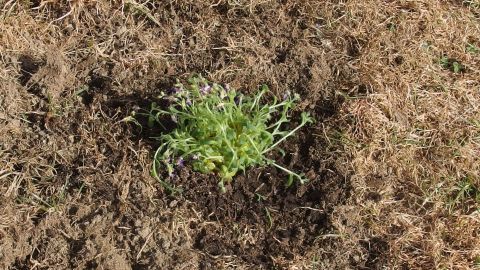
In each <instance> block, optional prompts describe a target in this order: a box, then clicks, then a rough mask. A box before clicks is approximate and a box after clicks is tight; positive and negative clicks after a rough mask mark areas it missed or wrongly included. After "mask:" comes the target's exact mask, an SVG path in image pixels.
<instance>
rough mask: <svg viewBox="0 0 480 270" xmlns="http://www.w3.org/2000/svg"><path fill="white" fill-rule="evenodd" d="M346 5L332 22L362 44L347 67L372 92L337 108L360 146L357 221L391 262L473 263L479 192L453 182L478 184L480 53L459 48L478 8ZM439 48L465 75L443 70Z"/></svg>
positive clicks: (473, 27) (426, 265)
mask: <svg viewBox="0 0 480 270" xmlns="http://www.w3.org/2000/svg"><path fill="white" fill-rule="evenodd" d="M377 6H381V7H382V8H381V9H378V8H377ZM472 8H473V7H472ZM343 10H344V12H345V14H346V16H345V17H344V18H343V19H342V20H340V21H339V22H338V25H337V27H338V28H339V29H341V30H340V31H342V33H348V34H349V35H351V36H353V37H355V38H356V39H357V40H358V41H359V46H360V49H359V50H360V56H359V57H358V59H356V60H355V62H353V63H352V65H354V67H355V68H356V69H357V71H358V72H359V76H360V77H361V81H362V83H363V84H364V85H365V88H366V89H368V92H369V94H368V96H367V97H361V98H359V99H354V100H352V101H349V102H347V104H345V106H344V110H345V111H344V112H345V115H346V117H351V118H353V120H354V123H355V124H354V125H352V126H351V128H350V130H349V131H348V132H347V134H346V136H348V138H349V140H350V141H354V142H355V144H356V145H357V147H354V148H350V149H349V150H350V151H351V155H352V157H353V159H352V166H353V168H354V171H355V175H354V177H353V183H354V184H355V187H356V192H355V193H356V195H355V198H356V201H355V203H356V204H357V207H356V209H357V210H358V211H360V214H359V215H360V217H361V220H362V221H361V222H360V223H359V224H358V226H362V227H364V228H367V229H368V231H369V232H370V235H372V236H376V237H380V238H382V239H388V243H389V263H388V264H389V265H390V266H391V267H392V268H405V267H406V268H407V269H472V268H474V267H475V263H477V264H478V261H479V258H480V257H479V255H480V253H479V252H480V249H479V247H480V242H479V238H478V233H479V229H480V219H479V211H478V210H479V208H478V207H479V201H478V190H472V191H470V192H468V194H465V198H462V197H461V196H460V197H459V196H458V195H459V192H460V191H459V190H458V189H459V185H461V183H462V182H464V181H468V183H469V184H471V185H472V186H474V187H476V188H478V187H479V185H480V178H479V173H480V160H479V154H480V140H479V139H480V137H479V135H480V126H479V125H478V120H479V119H480V107H479V104H480V103H479V100H480V80H479V78H480V69H479V67H480V55H479V54H478V53H471V52H467V51H466V47H467V44H472V43H473V44H476V46H478V45H479V41H480V40H479V39H478V37H479V36H480V24H479V19H478V17H477V15H475V13H473V12H470V11H469V10H468V8H467V7H465V6H462V5H460V4H459V5H454V4H453V3H449V2H440V3H439V2H437V1H393V2H391V3H383V2H380V1H362V2H360V1H358V2H352V3H349V4H345V6H344V7H343ZM477 12H478V10H477ZM444 55H445V56H448V57H451V58H455V59H457V60H459V61H460V62H461V64H462V65H464V66H465V68H466V70H465V72H463V73H459V74H456V73H454V72H452V71H451V70H446V69H444V68H442V66H441V65H440V64H439V59H440V58H441V57H442V56H444ZM372 194H375V196H378V198H379V199H378V200H373V201H372V200H369V197H371V196H372ZM475 196H477V198H475ZM455 200H456V201H455ZM475 200H477V201H475Z"/></svg>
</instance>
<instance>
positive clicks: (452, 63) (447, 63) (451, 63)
mask: <svg viewBox="0 0 480 270" xmlns="http://www.w3.org/2000/svg"><path fill="white" fill-rule="evenodd" d="M439 62H440V65H441V66H442V67H443V68H444V69H448V70H450V71H452V72H453V73H460V72H463V71H465V67H464V66H463V65H462V64H461V63H460V62H459V61H458V60H456V59H454V58H449V57H447V56H443V57H441V58H440V61H439Z"/></svg>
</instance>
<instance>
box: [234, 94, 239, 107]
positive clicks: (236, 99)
mask: <svg viewBox="0 0 480 270" xmlns="http://www.w3.org/2000/svg"><path fill="white" fill-rule="evenodd" d="M233 101H234V102H235V104H237V105H238V104H240V96H239V95H236V96H235V97H234V98H233Z"/></svg>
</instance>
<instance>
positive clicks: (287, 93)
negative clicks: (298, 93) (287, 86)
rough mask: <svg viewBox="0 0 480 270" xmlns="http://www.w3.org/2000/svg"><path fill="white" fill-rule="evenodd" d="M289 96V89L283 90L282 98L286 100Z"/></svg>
mask: <svg viewBox="0 0 480 270" xmlns="http://www.w3.org/2000/svg"><path fill="white" fill-rule="evenodd" d="M289 97H290V91H287V92H285V94H283V100H287V99H288V98H289Z"/></svg>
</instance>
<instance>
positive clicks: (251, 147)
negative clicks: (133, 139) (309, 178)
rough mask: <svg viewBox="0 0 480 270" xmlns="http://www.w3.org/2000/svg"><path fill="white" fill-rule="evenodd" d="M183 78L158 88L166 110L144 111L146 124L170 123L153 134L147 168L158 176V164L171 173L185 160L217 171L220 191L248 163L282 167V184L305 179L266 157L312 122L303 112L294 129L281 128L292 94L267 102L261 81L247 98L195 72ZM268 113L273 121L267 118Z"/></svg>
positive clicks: (206, 170) (197, 168)
mask: <svg viewBox="0 0 480 270" xmlns="http://www.w3.org/2000/svg"><path fill="white" fill-rule="evenodd" d="M188 83H189V84H188V85H187V86H185V85H183V84H182V83H180V82H179V81H177V84H176V85H175V87H174V88H173V89H172V90H171V91H170V92H169V93H162V95H161V97H162V99H164V100H167V101H168V102H169V103H170V105H169V106H168V108H167V109H162V108H161V107H160V106H158V105H157V104H156V103H153V104H152V105H151V109H150V111H149V112H148V113H147V114H146V115H147V116H148V117H149V119H148V123H149V125H150V126H152V125H154V124H155V123H158V124H159V125H163V123H164V122H165V119H166V118H171V120H173V122H175V124H176V128H175V129H174V130H173V131H172V132H170V133H166V134H162V135H161V136H159V137H158V138H156V139H158V140H159V141H160V142H161V143H162V144H161V146H160V147H159V148H158V150H157V151H156V152H155V156H154V164H153V169H152V172H153V175H154V176H155V177H156V178H157V179H158V180H160V181H161V177H160V175H159V172H160V168H161V167H163V166H164V167H165V168H166V169H167V172H168V174H169V175H170V176H173V175H174V172H175V168H176V167H182V166H184V163H185V162H188V163H189V164H191V166H192V168H193V169H194V170H195V171H199V172H201V173H216V174H217V175H219V177H220V179H221V180H220V182H219V187H220V188H221V189H222V191H224V182H230V181H231V180H232V178H233V176H235V175H236V174H237V173H238V172H241V171H242V172H244V171H245V169H246V168H248V167H251V166H264V165H271V166H274V167H277V168H279V169H281V170H283V171H285V172H286V173H287V174H288V175H289V178H288V182H287V185H291V184H292V183H293V181H294V179H298V180H299V181H300V182H301V183H304V182H305V181H306V178H305V177H304V175H303V174H298V173H295V172H293V171H291V170H289V169H287V168H284V167H282V166H280V165H279V164H277V163H275V161H274V160H273V159H271V158H269V157H268V156H267V155H268V154H269V153H270V152H271V151H279V152H280V153H283V151H282V150H281V149H280V148H279V144H280V143H282V142H283V141H284V140H285V139H287V138H288V137H290V136H292V135H293V134H294V133H295V132H296V131H297V130H299V129H300V128H301V127H303V126H304V125H306V124H307V123H311V122H313V119H312V118H311V117H310V116H309V114H308V113H306V112H303V113H302V114H301V123H300V124H299V125H298V126H297V127H296V128H294V129H293V130H290V131H283V130H282V124H285V123H288V122H289V121H290V120H289V111H290V109H291V108H292V107H293V106H294V104H295V101H297V100H298V98H299V97H298V95H293V96H292V95H286V96H285V97H284V99H283V100H282V101H278V100H277V99H276V98H274V99H273V102H272V103H271V104H263V103H262V97H263V96H264V95H265V94H266V93H267V92H268V87H267V86H265V85H264V86H262V87H261V89H260V91H259V92H258V93H257V94H256V95H254V96H251V97H250V96H244V95H242V94H240V93H238V92H237V91H236V90H234V89H232V88H229V87H228V86H225V87H223V86H221V85H219V84H216V83H210V82H209V81H207V80H206V79H204V78H203V77H201V76H196V77H192V78H191V79H189V80H188ZM274 118H276V119H277V120H276V121H273V119H274ZM161 182H162V183H163V184H164V186H165V187H167V188H169V189H171V188H172V187H171V186H170V185H169V184H167V182H165V181H161Z"/></svg>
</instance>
